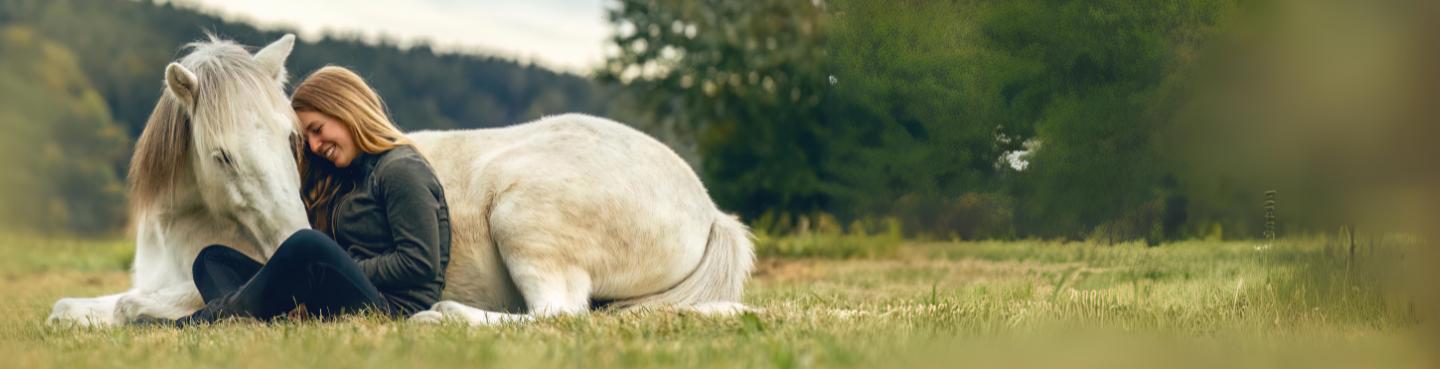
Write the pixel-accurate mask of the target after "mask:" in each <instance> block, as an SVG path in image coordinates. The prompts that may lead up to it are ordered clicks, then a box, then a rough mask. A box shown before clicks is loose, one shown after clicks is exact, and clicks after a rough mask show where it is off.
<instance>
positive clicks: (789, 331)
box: [0, 236, 1429, 368]
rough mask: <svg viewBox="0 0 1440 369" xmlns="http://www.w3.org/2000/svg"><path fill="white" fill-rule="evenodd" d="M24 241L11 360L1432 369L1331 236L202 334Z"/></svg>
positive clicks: (917, 250)
mask: <svg viewBox="0 0 1440 369" xmlns="http://www.w3.org/2000/svg"><path fill="white" fill-rule="evenodd" d="M835 237H843V236H835ZM6 240H19V241H20V242H7V243H5V244H0V263H4V264H0V265H4V266H5V267H6V268H5V270H4V273H5V278H6V283H5V284H4V285H3V286H0V293H4V294H5V296H7V299H6V300H4V302H3V303H0V340H3V342H4V344H3V345H0V357H3V358H5V360H7V361H8V362H7V363H4V364H3V365H0V366H3V367H17V368H50V367H55V368H73V367H124V368H140V367H143V368H198V367H245V368H251V367H253V368H270V367H318V368H392V367H426V368H446V367H506V368H513V367H583V368H591V367H595V368H604V367H656V368H669V367H746V368H750V367H757V368H800V367H863V368H868V367H921V368H925V367H937V368H939V367H956V366H979V367H1017V366H1018V367H1055V366H1065V367H1077V366H1081V367H1102V366H1103V367H1114V366H1130V367H1193V368H1208V367H1307V368H1311V367H1357V366H1358V367H1428V366H1429V363H1428V362H1426V361H1425V359H1426V358H1427V357H1426V356H1425V352H1426V350H1427V348H1426V347H1425V346H1423V345H1421V344H1420V343H1419V342H1416V341H1415V340H1414V339H1413V336H1414V335H1415V333H1416V331H1417V329H1418V328H1417V326H1418V321H1419V318H1418V317H1417V313H1415V312H1413V311H1411V310H1409V309H1407V308H1406V306H1407V301H1405V300H1404V297H1403V296H1395V295H1389V294H1386V293H1385V292H1384V289H1383V288H1380V287H1377V286H1378V285H1379V284H1383V280H1382V279H1378V277H1374V275H1375V274H1374V273H1371V272H1369V271H1371V270H1375V269H1377V268H1372V266H1382V265H1389V264H1383V263H1380V262H1379V261H1378V260H1380V259H1381V258H1383V257H1384V256H1383V255H1384V253H1383V252H1381V253H1372V255H1380V256H1370V257H1369V258H1367V259H1365V260H1366V261H1364V262H1363V263H1356V265H1354V266H1351V267H1349V268H1348V269H1343V266H1344V265H1346V263H1347V262H1346V261H1344V260H1338V261H1337V259H1336V258H1335V256H1334V255H1335V253H1333V252H1328V251H1327V250H1328V249H1327V247H1331V246H1327V245H1328V244H1327V242H1329V241H1326V240H1323V239H1315V240H1293V241H1286V242H1282V243H1277V244H1275V245H1273V246H1270V247H1263V246H1262V245H1257V244H1253V243H1246V242H1223V243H1222V242H1183V243H1177V244H1167V245H1162V246H1160V247H1146V246H1145V245H1143V244H1122V245H1116V246H1103V245H1092V244H1083V243H1051V242H1040V241H1033V242H980V243H911V244H904V245H897V246H894V249H893V250H891V251H888V252H885V253H877V254H867V255H863V256H857V255H845V256H843V257H839V256H835V255H829V256H827V257H822V258H816V257H796V256H791V257H785V258H777V257H768V258H764V259H762V260H761V261H760V262H759V267H758V270H757V272H756V274H755V275H754V278H753V279H752V282H751V283H750V285H749V288H748V290H747V294H746V302H747V303H748V304H750V305H752V306H755V307H758V308H760V309H762V310H761V311H759V312H757V313H754V314H748V315H743V316H738V317H719V318H717V317H703V316H695V315H689V314H677V313H673V312H664V311H642V312H634V311H630V312H598V313H595V314H591V315H589V316H579V317H563V318H554V319H545V320H541V321H538V322H534V323H529V324H513V325H502V326H498V327H482V328H470V327H465V326H460V325H453V324H452V325H440V326H418V325H411V324H406V323H404V322H400V321H390V320H387V319H383V318H378V317H355V318H350V319H345V320H342V321H339V322H328V323H322V322H315V321H299V322H278V323H272V324H259V323H254V322H244V321H241V322H229V323H224V324H219V325H215V326H209V327H195V328H188V329H182V330H175V329H167V328H154V327H123V328H112V329H82V328H73V327H56V326H48V325H46V324H44V323H43V320H44V317H45V315H46V314H47V313H48V311H49V307H50V304H51V303H53V302H54V300H55V299H56V298H59V297H63V296H89V295H97V294H100V293H107V292H115V291H120V290H122V289H124V288H125V287H127V286H128V278H127V277H126V275H125V269H126V267H125V266H124V264H123V263H121V261H124V260H128V256H127V254H126V250H128V249H129V247H130V245H129V243H128V242H111V241H65V240H46V239H39V238H23V239H20V238H11V239H6ZM848 241H849V242H863V241H857V240H855V239H851V240H848ZM786 242H814V241H813V240H801V241H786ZM822 247H823V245H822ZM1393 247H1394V248H1403V247H1407V246H1405V245H1395V246H1393ZM837 252H849V251H837ZM812 256H826V255H822V254H812ZM58 259H65V260H58ZM1336 263H1338V264H1339V265H1341V266H1342V269H1341V270H1338V271H1334V272H1333V273H1322V272H1324V271H1326V270H1329V269H1327V268H1331V267H1333V266H1334V265H1336ZM12 267H13V268H12ZM1317 275H1318V276H1317ZM1361 287H1364V288H1361ZM1372 287H1373V288H1372Z"/></svg>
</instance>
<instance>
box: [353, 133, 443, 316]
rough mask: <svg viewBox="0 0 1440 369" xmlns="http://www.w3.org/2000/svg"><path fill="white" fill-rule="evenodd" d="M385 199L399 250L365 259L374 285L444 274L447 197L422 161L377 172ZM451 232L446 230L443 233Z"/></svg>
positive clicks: (409, 160) (400, 283) (397, 163)
mask: <svg viewBox="0 0 1440 369" xmlns="http://www.w3.org/2000/svg"><path fill="white" fill-rule="evenodd" d="M375 175H376V176H377V178H376V179H377V184H378V186H379V194H380V197H381V201H383V202H384V205H385V216H386V220H387V221H388V222H389V223H390V234H391V236H392V237H393V240H392V241H393V242H394V245H395V249H394V251H393V252H389V253H385V254H381V255H379V256H376V257H373V258H370V259H365V260H361V261H360V262H359V264H360V270H361V271H363V272H364V273H365V276H366V277H367V278H369V279H370V281H371V282H372V283H375V286H376V287H380V288H385V287H389V286H408V285H414V284H418V283H424V282H429V281H432V280H434V279H435V277H436V275H438V274H439V273H440V272H441V270H440V268H441V266H440V257H441V253H442V252H444V250H442V249H441V244H440V242H441V234H440V232H441V231H442V230H441V229H440V212H441V211H442V210H443V209H442V208H441V205H440V204H441V202H440V198H441V197H442V196H444V193H443V192H442V191H441V188H440V181H439V180H438V179H436V178H435V173H434V172H432V171H431V170H430V167H429V166H428V165H426V164H425V162H424V161H421V160H420V159H416V158H401V159H399V160H396V161H394V162H391V163H388V165H385V166H384V167H383V168H376V172H375ZM445 231H448V230H445Z"/></svg>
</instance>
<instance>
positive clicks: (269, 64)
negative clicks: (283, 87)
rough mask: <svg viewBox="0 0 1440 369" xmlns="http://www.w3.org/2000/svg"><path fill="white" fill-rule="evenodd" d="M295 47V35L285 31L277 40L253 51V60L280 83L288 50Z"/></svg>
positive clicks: (282, 81)
mask: <svg viewBox="0 0 1440 369" xmlns="http://www.w3.org/2000/svg"><path fill="white" fill-rule="evenodd" d="M294 48H295V35H294V34H291V33H286V34H285V35H284V36H280V39H279V40H275V42H273V43H270V45H269V46H265V48H264V49H260V51H257V52H255V61H256V62H259V63H260V67H261V68H264V70H265V73H269V74H270V75H271V76H273V77H275V80H276V81H278V82H280V83H282V84H283V83H285V80H286V75H285V58H289V57H290V50H292V49H294Z"/></svg>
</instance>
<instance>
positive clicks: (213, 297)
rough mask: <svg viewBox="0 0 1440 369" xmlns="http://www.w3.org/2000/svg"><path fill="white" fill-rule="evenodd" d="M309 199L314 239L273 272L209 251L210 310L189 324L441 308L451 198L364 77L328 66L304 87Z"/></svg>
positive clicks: (299, 235)
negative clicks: (299, 312) (301, 310)
mask: <svg viewBox="0 0 1440 369" xmlns="http://www.w3.org/2000/svg"><path fill="white" fill-rule="evenodd" d="M291 106H292V107H293V108H295V113H296V115H298V116H299V118H300V130H301V132H302V134H303V135H304V141H305V142H304V146H305V147H304V148H303V149H299V150H297V151H303V154H300V155H299V156H300V158H298V160H299V167H300V178H301V181H302V183H301V192H303V194H302V195H303V198H304V202H305V207H306V210H307V213H308V215H309V217H310V224H311V226H312V227H313V228H314V229H313V230H302V231H299V232H296V233H295V234H294V235H292V236H290V238H289V239H287V240H285V242H283V243H281V245H280V247H279V249H277V250H276V251H275V254H274V255H273V256H271V258H270V260H269V261H268V262H266V263H265V264H263V265H262V264H261V263H259V262H256V261H254V260H251V259H250V258H248V257H246V256H245V255H243V254H241V253H240V252H238V251H235V250H233V249H231V248H228V247H225V246H221V245H212V246H210V247H207V248H205V249H203V250H201V251H200V255H199V257H197V258H196V260H195V264H194V270H193V272H194V278H195V285H196V287H198V288H199V289H200V295H201V297H202V298H203V299H204V300H205V307H204V308H203V309H201V310H200V311H198V312H196V313H195V314H193V315H191V316H189V317H185V318H182V319H181V320H180V322H179V324H181V325H186V324H193V323H199V322H211V321H215V320H218V319H223V318H227V317H231V316H249V317H254V318H258V319H261V320H268V319H271V318H274V317H276V316H279V315H283V314H286V313H287V312H290V311H292V310H294V309H295V308H296V306H299V304H304V306H305V310H306V311H307V312H308V313H310V314H316V315H320V316H322V317H325V316H334V315H337V314H344V313H351V312H357V311H361V310H374V311H378V312H381V313H384V314H387V315H392V316H408V315H411V314H414V313H416V312H419V311H421V310H424V309H428V308H429V307H430V306H431V305H432V304H434V303H435V302H437V301H439V299H440V292H441V290H442V289H444V287H445V273H444V272H445V266H446V265H448V264H449V259H450V215H449V209H448V208H447V206H446V204H445V193H444V191H443V190H442V189H441V187H440V181H439V180H437V179H436V178H435V172H434V170H432V169H431V167H430V165H429V163H427V162H426V161H425V158H424V157H422V156H420V154H419V152H417V151H416V150H415V148H414V147H413V146H412V145H411V144H410V142H409V140H407V139H406V138H405V136H404V135H403V134H402V133H401V132H400V130H399V129H397V128H396V127H395V125H394V123H392V122H391V121H390V119H389V118H388V117H387V116H386V114H385V108H384V105H383V103H382V102H381V101H380V97H379V96H378V95H377V94H376V93H375V91H374V90H372V89H371V88H370V86H369V85H367V84H366V83H365V81H364V80H363V79H361V78H360V76H359V75H356V74H355V73H354V72H351V71H350V70H348V69H345V68H341V67H334V66H327V67H324V68H321V69H320V70H318V71H316V72H314V73H313V74H311V75H310V76H309V77H306V78H305V80H304V81H302V82H300V85H299V86H297V87H296V88H295V92H294V94H293V95H292V96H291Z"/></svg>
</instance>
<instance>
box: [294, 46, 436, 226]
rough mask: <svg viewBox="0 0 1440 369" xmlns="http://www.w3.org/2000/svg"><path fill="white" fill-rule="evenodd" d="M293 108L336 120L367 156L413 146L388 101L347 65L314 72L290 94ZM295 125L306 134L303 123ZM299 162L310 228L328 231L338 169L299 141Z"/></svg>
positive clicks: (327, 67) (338, 186) (302, 193)
mask: <svg viewBox="0 0 1440 369" xmlns="http://www.w3.org/2000/svg"><path fill="white" fill-rule="evenodd" d="M290 107H291V108H294V109H295V110H296V111H313V112H317V113H321V114H325V115H327V116H330V117H331V118H335V120H337V121H339V122H340V123H341V124H344V125H345V127H346V128H349V129H350V137H351V139H353V140H354V141H355V146H356V147H358V148H359V149H360V150H361V151H364V152H365V153H369V154H379V153H382V152H385V151H388V150H390V149H393V148H395V147H396V146H400V145H410V144H411V143H410V140H409V139H407V138H405V134H404V133H402V132H400V129H399V128H396V127H395V123H394V122H391V121H390V117H389V115H387V114H386V112H385V103H384V102H383V101H381V100H380V95H379V94H376V93H375V90H374V89H371V88H370V85H368V84H366V83H365V80H364V79H363V78H360V75H358V74H355V72H352V71H350V70H349V69H345V68H344V67H337V66H328V65H327V66H325V67H324V68H320V69H319V70H316V71H315V72H314V73H310V76H308V77H305V80H304V81H301V82H300V84H299V85H297V86H295V92H294V93H293V94H291V96H290ZM300 124H302V126H301V127H297V130H299V131H300V132H305V129H304V128H303V124H304V123H303V122H302V123H300ZM296 144H297V145H299V146H301V147H296V155H295V160H296V163H297V164H298V166H299V168H300V192H301V196H302V197H303V199H304V202H305V211H306V213H308V214H309V216H310V224H311V226H312V227H315V228H316V229H319V230H322V231H329V230H330V216H331V214H330V212H331V210H332V208H333V207H334V205H335V204H334V202H335V196H337V194H338V193H339V192H340V187H341V186H342V185H344V183H341V181H340V180H337V179H336V178H335V176H336V174H338V172H339V169H338V168H336V167H335V165H334V164H333V163H331V162H330V161H329V160H325V159H324V158H322V157H320V156H318V155H316V154H315V153H312V152H310V150H309V149H308V148H306V147H303V145H304V140H300V141H298V142H297V143H296Z"/></svg>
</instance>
